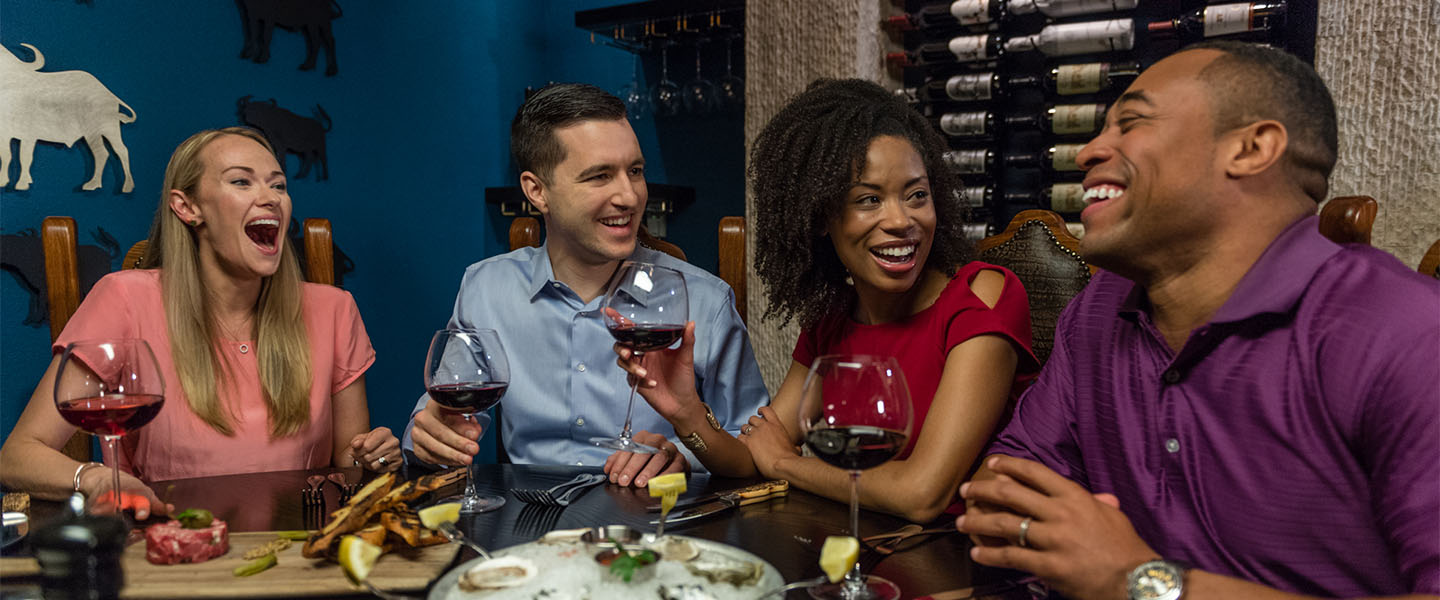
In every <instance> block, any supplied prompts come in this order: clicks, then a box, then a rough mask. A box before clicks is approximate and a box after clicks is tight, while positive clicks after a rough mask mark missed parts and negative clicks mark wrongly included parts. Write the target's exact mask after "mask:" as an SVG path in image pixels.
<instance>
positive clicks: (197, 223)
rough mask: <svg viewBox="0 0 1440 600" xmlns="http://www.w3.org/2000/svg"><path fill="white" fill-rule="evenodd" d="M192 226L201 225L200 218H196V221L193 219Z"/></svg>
mask: <svg viewBox="0 0 1440 600" xmlns="http://www.w3.org/2000/svg"><path fill="white" fill-rule="evenodd" d="M190 226H191V227H199V226H200V219H195V220H194V221H191V222H190Z"/></svg>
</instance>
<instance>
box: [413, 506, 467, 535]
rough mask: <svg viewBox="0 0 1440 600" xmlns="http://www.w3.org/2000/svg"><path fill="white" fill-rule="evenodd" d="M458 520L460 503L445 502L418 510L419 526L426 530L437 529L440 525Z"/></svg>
mask: <svg viewBox="0 0 1440 600" xmlns="http://www.w3.org/2000/svg"><path fill="white" fill-rule="evenodd" d="M459 520H460V503H459V502H446V503H445V504H436V505H435V506H431V507H428V508H422V509H420V524H421V525H424V526H425V527H426V528H427V529H439V528H440V526H441V525H442V524H445V523H454V522H456V521H459Z"/></svg>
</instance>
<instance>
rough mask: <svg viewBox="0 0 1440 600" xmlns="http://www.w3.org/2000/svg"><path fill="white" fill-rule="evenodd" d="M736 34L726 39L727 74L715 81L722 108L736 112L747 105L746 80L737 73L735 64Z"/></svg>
mask: <svg viewBox="0 0 1440 600" xmlns="http://www.w3.org/2000/svg"><path fill="white" fill-rule="evenodd" d="M735 38H736V36H733V35H732V36H730V37H728V38H726V39H725V76H724V77H721V78H720V81H717V82H716V83H715V89H716V95H717V96H718V97H719V98H718V100H719V104H720V108H721V109H723V110H727V111H731V112H735V111H739V110H740V109H742V108H744V106H745V80H744V79H741V78H740V77H739V76H737V75H735V72H734V70H733V69H732V67H733V66H734V65H733V63H734V60H733V59H734V56H735V52H734V43H735Z"/></svg>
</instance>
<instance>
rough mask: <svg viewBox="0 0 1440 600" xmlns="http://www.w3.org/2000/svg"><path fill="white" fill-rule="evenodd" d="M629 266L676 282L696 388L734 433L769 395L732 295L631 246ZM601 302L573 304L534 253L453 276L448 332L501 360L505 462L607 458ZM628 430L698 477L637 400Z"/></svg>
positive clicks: (618, 402) (545, 260)
mask: <svg viewBox="0 0 1440 600" xmlns="http://www.w3.org/2000/svg"><path fill="white" fill-rule="evenodd" d="M630 259H631V260H637V261H643V262H648V263H653V264H657V265H660V266H664V267H669V268H671V269H675V270H677V271H680V272H681V273H682V274H684V276H685V286H686V289H687V291H688V293H689V299H690V320H691V321H694V322H695V388H696V391H697V392H699V394H700V398H701V399H702V400H704V401H705V402H706V403H707V404H709V405H710V408H711V410H712V411H714V413H715V418H716V420H718V421H719V422H720V424H721V426H723V427H724V428H725V430H726V431H728V432H730V434H731V435H736V434H738V432H739V430H740V426H741V425H744V424H745V422H746V420H748V419H749V418H750V417H751V416H752V415H755V414H757V413H758V412H759V410H760V407H761V406H764V405H765V404H766V403H768V402H769V399H770V398H769V394H768V392H767V391H766V390H765V384H764V381H762V380H761V378H760V368H759V366H758V365H757V364H756V363H755V354H754V352H753V351H752V350H751V348H750V337H749V335H748V334H747V332H746V330H745V324H744V323H743V322H742V321H741V320H740V314H739V313H737V312H736V311H735V295H734V292H732V291H731V290H730V286H729V285H726V283H725V282H724V280H722V279H720V278H718V277H716V276H714V275H711V274H710V273H708V272H706V271H705V270H704V269H700V268H698V267H695V266H694V265H691V264H689V263H686V262H684V261H681V260H678V259H675V258H673V257H671V256H670V255H668V254H665V253H663V252H657V251H655V250H651V249H649V248H645V247H642V246H638V245H637V246H636V248H635V253H634V254H632V255H631V256H630ZM603 301H604V296H597V297H596V298H594V299H593V300H591V301H590V302H588V303H587V302H582V301H581V299H580V297H579V296H578V295H576V294H575V292H573V291H571V289H570V287H569V286H567V285H565V284H564V283H561V282H559V281H556V280H555V278H554V272H553V271H552V270H551V266H550V257H549V255H548V254H547V253H546V251H545V247H543V246H542V247H540V248H521V249H519V250H516V251H514V252H510V253H508V254H502V255H499V256H494V257H491V258H488V259H485V260H483V261H480V262H478V263H475V264H473V265H470V267H469V268H468V269H466V270H465V277H464V279H462V280H461V282H460V293H459V294H458V295H457V296H456V298H455V313H454V315H452V316H451V317H450V324H449V326H450V327H465V328H475V329H494V330H496V331H498V332H499V333H500V343H501V344H504V346H505V353H506V355H507V357H508V358H509V362H510V387H509V390H508V391H506V392H505V397H504V398H503V399H502V400H501V405H502V406H503V407H504V415H505V416H504V418H503V419H502V420H501V423H500V427H501V428H502V430H501V431H502V433H503V434H504V440H505V451H506V452H507V453H508V454H509V455H510V460H511V461H512V462H514V463H517V464H568V465H591V466H598V465H602V464H604V463H605V459H606V458H607V457H608V456H610V454H612V453H613V451H612V450H608V449H605V448H601V447H599V446H595V445H592V444H591V443H590V438H592V437H596V436H611V437H613V436H615V435H617V434H619V433H620V429H621V428H622V426H623V425H624V423H625V404H626V400H627V398H629V395H630V387H629V385H627V384H626V382H625V372H624V371H623V370H621V369H620V367H619V366H618V365H616V364H615V361H616V358H617V357H616V355H615V352H614V350H613V349H612V348H613V346H614V344H615V338H613V337H611V335H610V332H609V331H608V330H607V329H606V328H605V323H604V320H603V319H602V318H601V316H600V303H601V302H603ZM428 400H429V396H428V395H422V396H420V401H419V402H418V403H416V405H415V410H414V412H412V413H411V418H412V421H411V423H410V424H409V425H407V426H406V428H405V439H404V446H405V448H413V445H412V441H411V437H410V433H411V429H412V428H413V427H414V421H413V418H414V416H415V414H416V413H418V412H420V410H421V409H422V408H424V407H425V403H426V402H427V401H428ZM478 421H479V423H480V425H481V426H482V427H484V428H486V429H488V428H489V426H490V416H489V415H479V416H478ZM631 430H632V431H641V430H645V431H650V432H654V433H660V434H663V435H665V436H666V437H669V438H670V439H671V441H676V445H677V446H679V448H680V451H681V452H683V453H684V454H685V456H686V458H687V459H689V461H690V465H691V467H692V468H693V469H695V470H698V471H703V470H704V465H702V464H701V463H700V461H698V460H696V458H695V456H694V455H693V454H692V453H691V452H690V450H689V449H687V448H685V447H684V445H683V444H679V443H678V441H677V439H676V434H675V429H674V427H673V426H671V425H670V423H669V422H668V421H666V420H665V419H664V418H663V417H661V416H660V415H659V414H658V413H656V412H655V409H653V408H651V407H650V405H649V404H648V403H647V402H645V399H644V398H641V397H639V395H636V397H635V414H634V417H633V422H632V424H631ZM686 433H689V432H686Z"/></svg>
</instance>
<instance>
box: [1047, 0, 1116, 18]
mask: <svg viewBox="0 0 1440 600" xmlns="http://www.w3.org/2000/svg"><path fill="white" fill-rule="evenodd" d="M1137 3H1138V2H1137V0H1035V7H1036V8H1038V9H1040V12H1042V13H1044V14H1045V16H1048V17H1056V18H1059V17H1071V16H1075V15H1093V14H1097V13H1107V12H1116V11H1121V10H1130V9H1132V8H1135V5H1136V4H1137Z"/></svg>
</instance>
